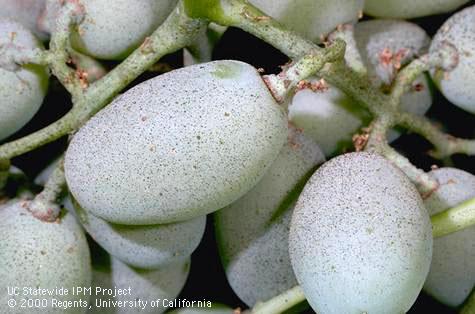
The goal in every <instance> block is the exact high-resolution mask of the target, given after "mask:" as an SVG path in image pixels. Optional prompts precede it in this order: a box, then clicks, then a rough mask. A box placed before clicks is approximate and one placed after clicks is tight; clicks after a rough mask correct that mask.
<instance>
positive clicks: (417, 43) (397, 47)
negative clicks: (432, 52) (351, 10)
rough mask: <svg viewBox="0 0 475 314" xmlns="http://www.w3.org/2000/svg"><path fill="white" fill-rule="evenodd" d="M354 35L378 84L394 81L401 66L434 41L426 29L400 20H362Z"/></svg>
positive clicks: (388, 83) (373, 80) (370, 72)
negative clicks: (431, 40)
mask: <svg viewBox="0 0 475 314" xmlns="http://www.w3.org/2000/svg"><path fill="white" fill-rule="evenodd" d="M354 36H355V41H356V45H357V47H358V51H359V52H360V55H361V58H362V60H363V63H364V65H365V66H366V68H367V70H368V75H369V76H370V80H371V81H372V82H373V83H374V84H375V86H378V87H379V86H381V85H382V84H384V85H390V84H391V83H392V82H393V80H394V78H395V76H396V74H397V71H398V70H399V69H400V67H401V66H404V65H405V64H407V63H409V62H410V61H411V60H412V59H414V58H415V57H418V56H420V55H422V54H424V53H425V52H427V50H428V48H429V45H430V38H429V36H428V35H427V33H426V32H425V31H424V29H422V28H421V27H420V26H418V25H417V24H414V23H410V22H406V21H400V20H370V21H364V22H361V23H358V24H356V25H355V28H354ZM429 99H430V96H429ZM426 102H427V101H426Z"/></svg>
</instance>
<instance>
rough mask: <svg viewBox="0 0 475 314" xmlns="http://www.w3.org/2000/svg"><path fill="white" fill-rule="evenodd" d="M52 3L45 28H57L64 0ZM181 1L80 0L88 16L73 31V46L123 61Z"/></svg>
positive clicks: (87, 53) (85, 51)
mask: <svg viewBox="0 0 475 314" xmlns="http://www.w3.org/2000/svg"><path fill="white" fill-rule="evenodd" d="M61 1H62V0H57V1H56V3H54V2H53V3H48V5H47V10H46V15H47V16H48V19H49V21H48V22H47V23H45V28H46V29H48V30H49V31H51V30H53V28H54V25H55V24H54V23H55V20H56V18H57V15H58V12H59V9H60V7H61V5H60V3H61ZM176 3H177V0H160V1H156V0H142V1H136V0H115V1H113V2H111V1H109V0H79V4H81V5H83V6H84V9H85V17H84V20H83V21H82V22H81V23H80V24H79V25H78V27H77V31H76V32H74V33H72V37H71V39H72V43H73V47H74V48H75V49H77V50H78V51H79V52H82V53H84V54H86V55H90V56H92V57H95V58H98V59H106V60H120V59H123V58H125V57H126V56H127V55H128V54H130V52H131V51H132V50H134V49H135V48H137V47H138V46H139V45H140V44H141V43H142V42H143V40H144V39H145V37H146V36H148V35H150V34H151V33H152V32H153V31H154V30H155V29H156V28H157V27H158V26H159V25H160V24H162V23H163V21H165V19H166V18H167V16H168V15H169V14H170V12H171V11H172V10H173V9H174V8H175V6H176Z"/></svg>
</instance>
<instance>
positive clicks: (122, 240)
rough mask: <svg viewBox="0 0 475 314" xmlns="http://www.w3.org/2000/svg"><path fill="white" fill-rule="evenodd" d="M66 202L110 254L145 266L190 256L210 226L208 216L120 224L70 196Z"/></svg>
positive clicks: (134, 265)
mask: <svg viewBox="0 0 475 314" xmlns="http://www.w3.org/2000/svg"><path fill="white" fill-rule="evenodd" d="M65 205H66V208H68V209H69V210H70V211H71V212H73V213H75V215H76V217H78V220H79V221H80V222H81V224H82V226H83V227H84V228H85V229H86V230H87V232H88V233H89V234H90V235H91V237H92V238H93V239H94V240H95V241H96V242H97V243H98V244H99V245H100V246H102V247H103V248H104V249H105V250H106V251H107V252H108V253H109V254H111V255H113V256H114V257H116V258H117V259H119V260H121V261H122V262H124V263H127V264H128V265H131V266H133V267H138V268H142V269H158V268H160V267H163V266H164V265H167V264H171V263H175V262H177V261H179V260H183V259H184V258H186V257H188V256H190V255H191V253H193V251H194V250H195V249H196V247H197V246H198V244H199V243H200V241H201V238H202V237H203V233H204V231H205V226H206V216H201V217H198V218H194V219H192V220H189V221H184V222H179V223H175V224H167V225H146V226H126V225H117V224H111V223H108V222H107V221H104V220H103V219H101V218H98V217H96V216H94V215H92V214H91V213H89V212H88V211H86V210H84V209H82V208H81V207H80V206H79V204H78V203H77V202H75V201H71V198H70V197H68V198H67V199H66V200H65Z"/></svg>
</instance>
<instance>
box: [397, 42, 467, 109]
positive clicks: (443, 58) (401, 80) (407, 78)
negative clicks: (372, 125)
mask: <svg viewBox="0 0 475 314" xmlns="http://www.w3.org/2000/svg"><path fill="white" fill-rule="evenodd" d="M458 60H459V59H458V53H457V50H456V49H455V48H454V47H453V46H452V45H450V44H448V43H445V44H444V45H441V46H440V47H439V49H437V51H435V52H432V53H428V54H425V55H423V56H421V57H419V58H417V59H415V60H413V61H412V62H411V63H410V64H408V65H407V66H405V67H404V68H403V69H402V70H401V71H399V73H398V74H397V76H396V79H395V80H394V83H393V86H392V89H391V100H392V103H391V105H392V106H393V107H395V108H398V107H399V106H400V104H401V101H400V100H401V97H402V96H403V95H404V93H406V92H407V91H408V89H409V88H410V87H411V85H412V83H413V82H414V81H415V80H416V79H417V78H418V77H419V76H420V75H422V74H423V73H424V72H426V71H429V70H431V69H433V68H441V69H443V70H444V71H450V70H452V69H453V68H455V67H456V66H457V64H458Z"/></svg>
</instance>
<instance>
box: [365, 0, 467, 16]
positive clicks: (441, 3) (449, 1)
mask: <svg viewBox="0 0 475 314" xmlns="http://www.w3.org/2000/svg"><path fill="white" fill-rule="evenodd" d="M469 1H470V0H366V2H365V7H364V12H365V13H366V14H368V15H371V16H377V17H384V18H388V17H389V18H401V19H412V18H415V17H421V16H427V15H434V14H440V13H447V12H450V11H453V10H455V9H457V8H458V7H460V6H461V5H463V4H465V3H468V2H469Z"/></svg>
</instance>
